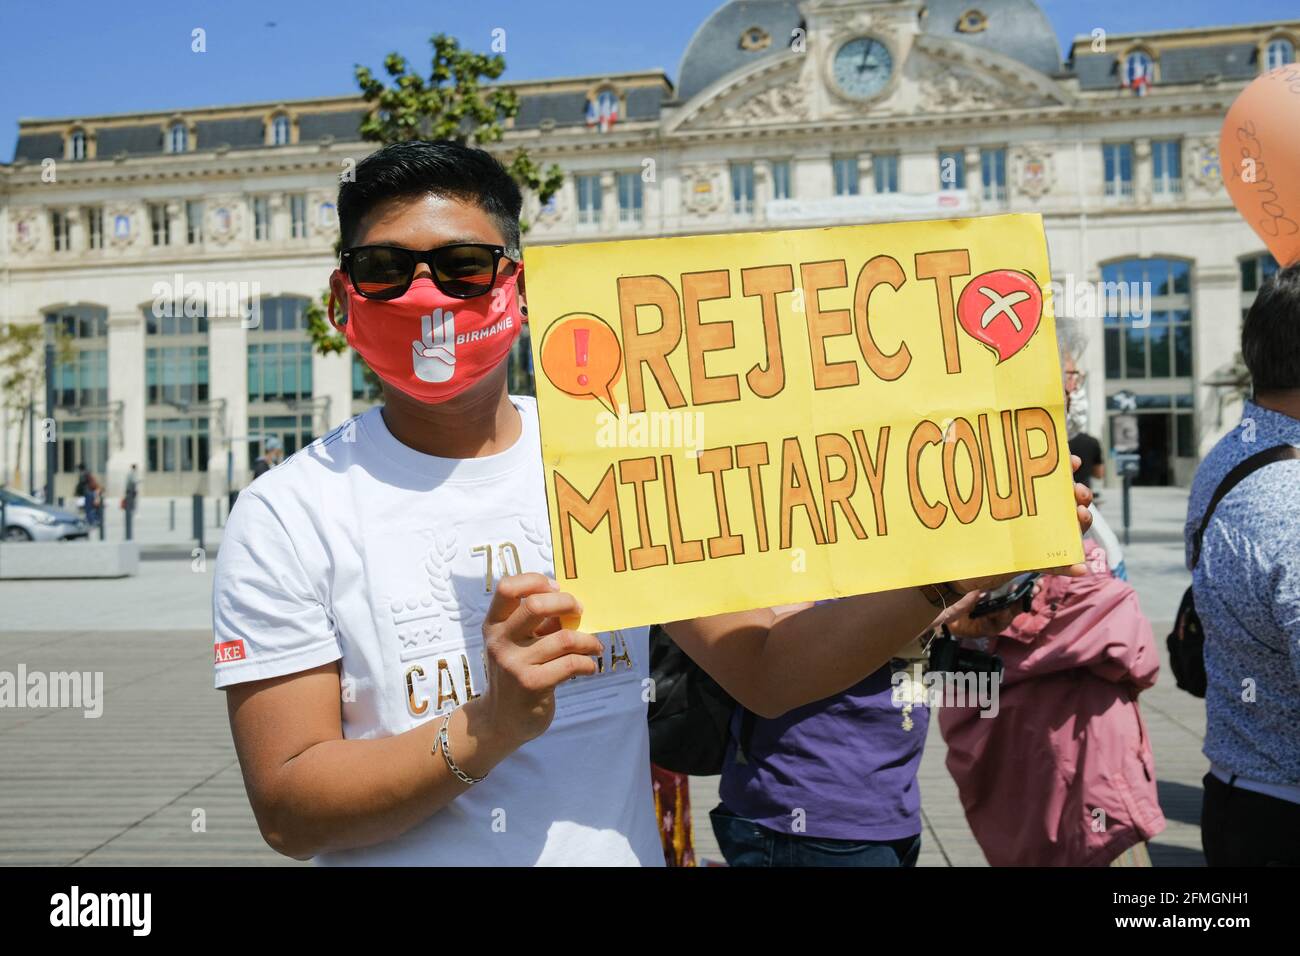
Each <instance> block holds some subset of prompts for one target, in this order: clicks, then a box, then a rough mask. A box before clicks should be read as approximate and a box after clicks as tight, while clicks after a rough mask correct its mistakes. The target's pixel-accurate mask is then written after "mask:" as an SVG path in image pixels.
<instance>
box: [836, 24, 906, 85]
mask: <svg viewBox="0 0 1300 956" xmlns="http://www.w3.org/2000/svg"><path fill="white" fill-rule="evenodd" d="M893 69H894V58H893V56H891V55H890V53H889V48H888V47H887V46H885V45H884V44H883V43H881V42H880V41H879V40H877V39H876V38H875V37H858V38H856V39H854V40H850V41H849V42H848V43H845V44H844V45H843V46H842V47H840V48H839V50H837V51H836V53H835V62H834V64H833V65H832V69H831V73H832V75H833V76H834V78H835V85H836V86H838V87H839V88H840V91H841V92H843V93H845V94H847V95H848V96H852V97H855V98H857V99H868V98H869V97H872V96H875V95H876V94H878V93H879V92H880V91H881V90H883V89H884V88H885V84H887V83H888V82H889V76H890V74H891V73H892V72H893Z"/></svg>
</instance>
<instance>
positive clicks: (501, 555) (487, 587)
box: [469, 541, 524, 594]
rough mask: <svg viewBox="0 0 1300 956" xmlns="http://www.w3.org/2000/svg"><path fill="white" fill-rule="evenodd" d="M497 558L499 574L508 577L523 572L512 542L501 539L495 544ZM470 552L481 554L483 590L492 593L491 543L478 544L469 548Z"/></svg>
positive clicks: (517, 550) (517, 551) (516, 549)
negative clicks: (499, 567)
mask: <svg viewBox="0 0 1300 956" xmlns="http://www.w3.org/2000/svg"><path fill="white" fill-rule="evenodd" d="M496 551H497V559H498V560H499V561H500V562H501V572H502V573H501V576H502V577H503V578H505V577H509V576H510V575H512V574H523V573H524V568H523V565H522V564H520V562H519V549H518V548H516V547H515V545H514V543H513V542H510V541H502V542H501V543H500V544H498V545H497V546H496ZM469 553H470V554H482V555H483V563H484V571H483V590H484V592H485V593H487V594H491V593H492V582H493V565H492V545H490V544H480V545H478V546H476V547H473V548H470V549H469Z"/></svg>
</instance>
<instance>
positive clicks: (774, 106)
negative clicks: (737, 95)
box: [719, 80, 808, 126]
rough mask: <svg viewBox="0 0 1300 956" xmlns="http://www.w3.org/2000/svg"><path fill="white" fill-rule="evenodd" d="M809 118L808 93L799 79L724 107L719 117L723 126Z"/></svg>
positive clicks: (769, 88) (771, 87) (772, 87)
mask: <svg viewBox="0 0 1300 956" xmlns="http://www.w3.org/2000/svg"><path fill="white" fill-rule="evenodd" d="M807 118H808V91H807V89H806V88H805V87H804V85H803V84H801V83H800V82H798V81H797V80H796V81H795V82H793V83H787V84H785V85H784V86H769V87H768V88H767V89H765V90H764V91H763V92H761V93H758V94H756V95H754V96H751V97H750V98H749V99H747V100H743V101H742V102H741V103H739V104H738V105H736V106H731V107H727V108H724V109H723V111H722V114H721V116H720V117H719V119H720V121H721V125H723V126H749V125H751V124H754V123H783V122H793V121H796V120H805V119H807Z"/></svg>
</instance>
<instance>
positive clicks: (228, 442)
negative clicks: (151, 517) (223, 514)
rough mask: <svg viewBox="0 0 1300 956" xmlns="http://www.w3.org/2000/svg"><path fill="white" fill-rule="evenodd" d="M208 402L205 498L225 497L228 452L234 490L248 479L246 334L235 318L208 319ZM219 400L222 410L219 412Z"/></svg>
mask: <svg viewBox="0 0 1300 956" xmlns="http://www.w3.org/2000/svg"><path fill="white" fill-rule="evenodd" d="M208 399H209V401H210V402H211V403H212V405H213V406H214V410H213V413H212V416H211V420H210V421H209V423H208V435H209V439H208V494H214V495H215V494H224V493H225V490H226V451H227V449H228V448H229V449H231V450H233V452H234V480H233V486H234V487H235V488H242V487H243V486H244V485H245V484H247V479H248V442H247V440H246V438H247V435H248V334H247V330H246V329H245V328H244V323H243V320H242V319H241V318H240V317H239V316H238V315H228V316H223V317H220V318H211V319H208ZM222 400H224V401H225V407H224V409H223V410H221V411H218V410H216V406H218V405H219V404H220V402H221V401H222ZM223 419H224V421H223ZM223 425H224V428H223Z"/></svg>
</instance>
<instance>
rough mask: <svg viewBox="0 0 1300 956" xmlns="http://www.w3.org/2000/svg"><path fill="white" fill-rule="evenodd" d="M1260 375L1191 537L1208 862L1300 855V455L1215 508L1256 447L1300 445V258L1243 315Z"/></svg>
mask: <svg viewBox="0 0 1300 956" xmlns="http://www.w3.org/2000/svg"><path fill="white" fill-rule="evenodd" d="M1241 350H1242V355H1243V357H1244V358H1245V362H1246V367H1247V368H1248V369H1249V371H1250V375H1251V380H1252V383H1253V387H1254V397H1253V400H1252V401H1248V402H1246V403H1245V407H1244V409H1243V411H1242V418H1241V423H1240V424H1239V425H1238V426H1237V427H1236V428H1234V429H1233V430H1232V431H1231V432H1229V433H1228V434H1227V435H1225V436H1224V437H1223V438H1222V439H1221V440H1220V441H1219V443H1218V444H1217V445H1215V446H1214V449H1213V450H1212V451H1211V452H1210V454H1209V455H1207V456H1206V458H1205V460H1204V461H1203V462H1201V466H1200V468H1199V469H1198V470H1197V472H1196V480H1195V481H1194V482H1193V484H1192V493H1191V498H1190V500H1189V502H1188V508H1187V526H1186V528H1185V531H1184V537H1185V540H1186V544H1187V565H1188V567H1189V568H1192V566H1193V564H1194V565H1195V567H1194V569H1193V574H1192V588H1193V592H1194V594H1195V600H1196V608H1197V611H1198V613H1199V614H1200V617H1201V622H1202V625H1203V626H1204V629H1205V671H1206V674H1207V676H1208V679H1209V681H1208V689H1207V691H1206V695H1205V704H1206V735H1205V755H1206V756H1207V757H1208V758H1209V759H1210V772H1209V773H1208V774H1206V776H1205V799H1204V805H1203V807H1202V811H1201V840H1202V845H1203V846H1204V848H1205V858H1206V862H1207V863H1208V864H1209V865H1210V866H1267V865H1278V864H1281V865H1291V866H1295V865H1300V459H1291V460H1286V461H1278V462H1275V463H1273V464H1270V465H1268V466H1266V467H1263V468H1260V469H1259V470H1257V471H1255V472H1254V473H1252V474H1250V475H1249V476H1248V477H1246V478H1245V479H1244V480H1242V481H1241V483H1240V484H1238V485H1237V486H1236V487H1235V488H1233V489H1232V491H1230V492H1229V493H1228V494H1227V496H1226V497H1224V498H1223V500H1222V501H1221V502H1220V503H1219V505H1218V507H1217V508H1216V509H1215V510H1214V512H1213V516H1212V518H1211V520H1210V524H1209V526H1208V527H1207V528H1206V530H1205V536H1204V539H1203V541H1202V545H1201V553H1200V560H1199V561H1193V559H1192V551H1193V540H1194V538H1195V536H1196V531H1197V529H1198V528H1199V527H1200V524H1201V520H1202V517H1203V515H1204V514H1205V512H1206V508H1207V506H1208V504H1209V501H1210V499H1211V497H1212V496H1213V494H1214V490H1215V488H1217V487H1218V485H1219V482H1220V481H1222V480H1223V478H1224V477H1225V476H1226V475H1227V474H1228V472H1229V471H1231V470H1232V469H1233V468H1234V467H1235V466H1236V465H1237V464H1239V463H1240V462H1242V461H1244V460H1245V459H1247V458H1249V457H1250V456H1252V455H1254V454H1255V453H1256V452H1260V451H1263V450H1264V449H1267V448H1271V447H1274V446H1278V445H1297V446H1300V263H1297V264H1295V265H1292V266H1290V267H1289V268H1287V269H1284V270H1282V271H1280V272H1279V273H1277V275H1276V276H1275V277H1274V278H1273V280H1272V282H1271V283H1269V284H1267V285H1265V286H1264V288H1263V289H1261V290H1260V293H1259V296H1258V298H1256V300H1255V304H1254V305H1253V306H1252V307H1251V309H1250V312H1249V314H1248V315H1247V316H1246V321H1245V323H1244V325H1243V327H1242V333H1241Z"/></svg>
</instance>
